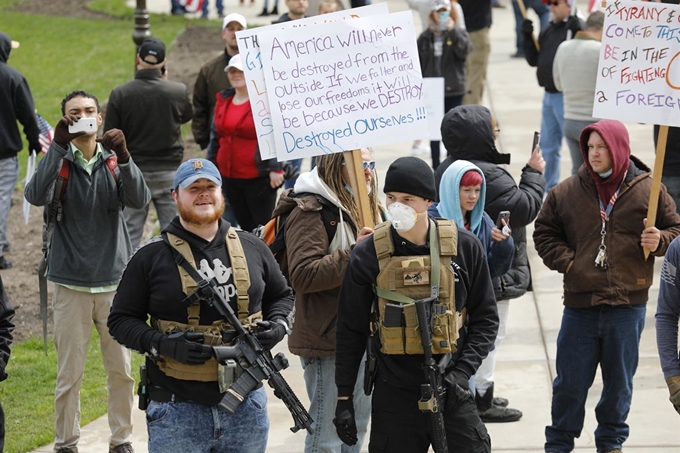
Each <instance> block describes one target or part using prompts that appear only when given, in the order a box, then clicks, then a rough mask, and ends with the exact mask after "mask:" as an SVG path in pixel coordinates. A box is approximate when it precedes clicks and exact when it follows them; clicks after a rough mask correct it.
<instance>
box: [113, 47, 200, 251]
mask: <svg viewBox="0 0 680 453" xmlns="http://www.w3.org/2000/svg"><path fill="white" fill-rule="evenodd" d="M165 66H166V58H165V44H163V42H162V41H161V40H159V39H155V38H152V39H147V40H145V41H144V42H143V43H142V45H141V46H139V51H138V52H137V73H136V74H135V79H134V80H131V81H130V82H128V83H126V84H123V85H121V86H118V87H116V88H114V89H113V91H111V95H110V96H109V105H108V107H107V108H106V119H105V121H104V131H110V130H111V129H120V130H122V131H123V133H124V134H125V137H126V139H127V141H128V146H129V149H130V154H132V156H133V157H134V158H135V162H136V163H137V165H138V166H139V169H140V170H141V171H142V174H143V175H144V180H145V181H146V184H147V185H148V186H149V190H151V199H152V201H153V205H154V208H156V213H157V214H158V222H159V223H160V227H161V229H162V228H165V227H166V226H167V225H168V224H169V223H170V221H171V220H172V219H173V218H174V217H175V216H176V215H177V207H176V205H175V201H174V200H173V199H172V195H171V194H170V189H171V188H172V182H173V179H174V177H175V170H176V169H177V167H179V165H180V164H181V163H182V159H183V158H184V142H183V141H182V124H184V123H186V122H188V121H189V120H191V118H192V116H193V112H192V109H191V102H189V92H188V90H187V87H186V85H184V84H183V83H180V82H172V81H169V80H167V79H166V78H164V77H163V72H162V69H163V68H164V67H165ZM140 99H143V100H144V101H143V102H140ZM148 212H149V206H148V205H147V206H143V207H142V208H140V209H135V208H128V209H126V210H125V222H126V223H127V227H128V230H129V232H130V241H131V242H132V247H133V248H137V247H138V246H139V243H140V242H141V240H142V234H143V233H144V224H145V223H146V217H147V214H148Z"/></svg>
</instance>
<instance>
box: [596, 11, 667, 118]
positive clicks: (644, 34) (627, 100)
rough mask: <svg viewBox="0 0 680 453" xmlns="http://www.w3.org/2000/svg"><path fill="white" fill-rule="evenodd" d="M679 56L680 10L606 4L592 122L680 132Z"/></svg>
mask: <svg viewBox="0 0 680 453" xmlns="http://www.w3.org/2000/svg"><path fill="white" fill-rule="evenodd" d="M679 55H680V7H679V6H675V5H669V4H661V3H646V2H631V1H622V0H612V1H609V2H607V6H606V8H605V23H604V29H603V34H602V50H601V51H600V65H599V68H598V76H597V86H596V91H595V102H594V106H593V116H594V117H596V118H611V119H619V120H628V121H637V122H641V123H648V124H663V125H667V126H680V114H678V113H679V111H680V58H678V56H679Z"/></svg>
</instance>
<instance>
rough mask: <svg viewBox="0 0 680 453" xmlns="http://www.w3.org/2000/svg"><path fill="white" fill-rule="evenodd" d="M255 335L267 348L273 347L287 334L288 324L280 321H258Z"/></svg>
mask: <svg viewBox="0 0 680 453" xmlns="http://www.w3.org/2000/svg"><path fill="white" fill-rule="evenodd" d="M257 327H258V328H259V329H260V330H259V332H256V333H255V337H256V338H257V340H258V341H259V342H260V344H261V345H262V347H263V348H265V349H266V350H270V349H272V348H273V347H274V346H276V345H277V344H278V343H279V341H281V340H283V337H285V336H286V326H284V325H283V324H281V323H280V322H278V321H258V322H257Z"/></svg>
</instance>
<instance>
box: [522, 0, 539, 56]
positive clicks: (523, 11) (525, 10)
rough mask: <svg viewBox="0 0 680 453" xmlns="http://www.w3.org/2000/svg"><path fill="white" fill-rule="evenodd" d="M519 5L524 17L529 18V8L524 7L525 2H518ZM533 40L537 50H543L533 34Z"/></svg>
mask: <svg viewBox="0 0 680 453" xmlns="http://www.w3.org/2000/svg"><path fill="white" fill-rule="evenodd" d="M517 5H518V6H519V10H520V11H521V12H522V17H523V18H525V19H526V18H527V7H526V6H524V0H517ZM531 39H533V40H534V45H535V46H536V50H541V46H539V45H538V39H536V35H534V34H533V33H532V34H531Z"/></svg>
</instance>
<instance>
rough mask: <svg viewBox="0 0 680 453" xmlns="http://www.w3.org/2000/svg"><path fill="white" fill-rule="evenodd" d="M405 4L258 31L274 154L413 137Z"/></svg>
mask: <svg viewBox="0 0 680 453" xmlns="http://www.w3.org/2000/svg"><path fill="white" fill-rule="evenodd" d="M415 38H416V35H415V29H414V27H413V17H412V15H411V12H410V11H404V12H400V13H395V14H388V15H381V16H373V17H365V18H359V19H355V20H350V21H341V22H334V23H330V24H317V25H309V26H307V27H304V28H294V29H292V30H287V32H286V33H285V35H283V36H282V35H281V33H280V32H276V31H268V32H265V31H264V30H263V31H262V33H260V34H258V40H259V43H260V50H261V58H262V66H263V67H264V74H265V82H266V85H267V96H268V98H269V105H270V107H271V113H272V124H273V126H274V129H273V135H274V142H275V145H276V156H277V159H278V160H289V159H297V158H302V157H307V156H316V155H321V154H325V153H334V152H340V151H344V150H350V149H357V148H361V147H365V146H376V145H383V144H388V143H394V142H396V141H402V140H409V139H416V138H419V136H420V135H422V134H423V131H424V129H426V128H427V113H426V111H425V104H424V101H423V84H422V76H421V72H420V64H419V60H418V50H417V48H416V39H415Z"/></svg>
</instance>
